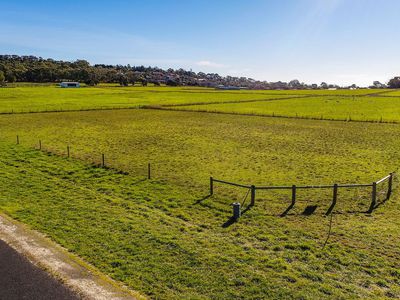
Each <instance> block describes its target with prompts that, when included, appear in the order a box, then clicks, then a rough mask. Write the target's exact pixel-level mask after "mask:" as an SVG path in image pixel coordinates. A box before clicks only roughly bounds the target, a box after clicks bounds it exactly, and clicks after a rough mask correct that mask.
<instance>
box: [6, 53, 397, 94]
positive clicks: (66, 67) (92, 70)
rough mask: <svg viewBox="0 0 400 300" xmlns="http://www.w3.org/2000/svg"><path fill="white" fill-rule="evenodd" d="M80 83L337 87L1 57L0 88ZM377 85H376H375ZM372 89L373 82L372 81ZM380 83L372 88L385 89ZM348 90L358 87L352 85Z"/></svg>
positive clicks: (176, 71)
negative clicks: (27, 83) (23, 84)
mask: <svg viewBox="0 0 400 300" xmlns="http://www.w3.org/2000/svg"><path fill="white" fill-rule="evenodd" d="M62 81H79V82H83V83H86V84H87V85H92V86H93V85H97V84H98V83H100V82H103V83H119V84H120V85H121V86H128V85H130V84H135V83H136V84H137V83H139V84H141V85H143V86H146V85H147V84H149V83H152V84H155V85H161V84H166V85H170V86H205V87H218V86H224V87H244V88H249V89H328V88H340V87H339V86H337V85H332V84H328V83H325V82H322V83H321V84H305V83H302V82H300V81H298V80H292V81H290V82H282V81H278V82H267V81H259V80H255V79H252V78H247V77H232V76H220V75H218V74H216V73H204V72H198V73H196V72H192V71H186V70H184V69H178V70H174V69H168V70H163V69H160V68H157V67H145V66H130V65H129V64H128V65H104V64H95V65H91V64H90V63H89V62H87V61H86V60H76V61H73V62H70V61H59V60H54V59H51V58H48V59H44V58H41V57H36V56H18V55H0V85H5V84H6V83H13V82H34V83H45V82H55V83H56V82H62ZM376 83H378V82H376ZM374 86H375V82H374ZM384 86H385V85H382V84H380V85H379V86H378V85H377V86H375V87H384ZM388 86H389V87H392V88H400V77H395V78H393V79H392V80H391V81H389V83H388ZM347 88H357V86H356V85H355V84H353V85H351V86H348V87H347Z"/></svg>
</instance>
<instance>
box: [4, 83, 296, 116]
mask: <svg viewBox="0 0 400 300" xmlns="http://www.w3.org/2000/svg"><path fill="white" fill-rule="evenodd" d="M286 97H288V95H287V94H283V95H281V94H279V93H257V92H250V93H249V92H248V93H241V92H237V93H235V92H232V91H216V90H214V89H189V88H168V87H128V88H122V87H116V86H100V87H94V88H89V87H88V88H85V87H83V88H77V89H73V88H69V89H63V88H59V87H56V86H52V87H43V86H39V87H15V88H2V89H0V113H12V112H14V113H16V112H44V111H68V110H93V109H107V108H108V109H112V108H137V107H139V106H143V105H155V106H161V105H175V104H183V103H188V104H191V103H209V102H211V103H218V102H224V101H246V100H262V99H276V98H286ZM289 97H296V95H295V94H293V95H289Z"/></svg>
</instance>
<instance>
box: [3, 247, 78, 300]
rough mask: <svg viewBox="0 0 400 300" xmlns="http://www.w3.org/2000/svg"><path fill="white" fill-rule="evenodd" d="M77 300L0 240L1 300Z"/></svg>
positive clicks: (59, 284)
mask: <svg viewBox="0 0 400 300" xmlns="http://www.w3.org/2000/svg"><path fill="white" fill-rule="evenodd" d="M14 299H15V300H20V299H29V300H42V299H43V300H48V299H54V300H77V299H79V298H78V297H77V296H76V295H75V294H73V293H72V292H71V291H70V290H68V289H67V288H66V287H65V286H63V285H62V284H61V283H59V282H58V281H57V280H55V279H54V278H52V277H50V275H48V274H47V273H46V272H44V271H43V270H41V269H39V268H38V267H36V266H34V265H33V264H32V263H30V262H29V261H28V260H27V259H26V258H25V257H23V256H22V255H20V254H19V253H18V252H16V251H15V250H14V249H12V248H11V247H10V246H8V245H7V244H6V243H5V242H4V241H2V240H0V300H14Z"/></svg>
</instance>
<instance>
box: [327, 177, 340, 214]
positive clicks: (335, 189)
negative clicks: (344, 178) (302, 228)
mask: <svg viewBox="0 0 400 300" xmlns="http://www.w3.org/2000/svg"><path fill="white" fill-rule="evenodd" d="M337 193H338V184H337V183H335V184H334V185H333V199H332V204H331V206H330V207H329V208H328V211H327V212H326V215H329V214H330V213H331V212H332V210H333V208H334V207H335V205H336V201H337Z"/></svg>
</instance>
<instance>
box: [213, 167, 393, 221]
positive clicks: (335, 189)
mask: <svg viewBox="0 0 400 300" xmlns="http://www.w3.org/2000/svg"><path fill="white" fill-rule="evenodd" d="M394 174H395V173H394V172H393V173H390V174H389V175H387V176H385V177H383V178H382V179H380V180H378V181H374V182H372V183H367V184H357V183H356V184H337V183H335V184H330V185H299V186H297V185H292V186H255V185H245V184H239V183H235V182H229V181H225V180H220V179H215V178H213V177H210V195H213V194H214V183H222V184H226V185H231V186H236V187H240V188H246V189H250V191H251V201H250V206H253V205H254V204H255V200H256V199H255V198H256V190H291V191H292V203H291V206H290V208H292V207H293V206H294V205H295V204H296V191H297V190H298V189H333V196H332V204H331V206H330V207H329V208H328V211H327V212H326V214H327V215H329V214H330V213H331V212H332V211H333V208H334V207H335V205H336V203H337V196H338V189H339V188H364V187H372V191H371V205H370V207H369V209H368V213H371V212H372V211H373V210H374V208H375V207H376V201H377V186H378V185H379V184H382V183H384V182H386V181H387V182H388V190H387V193H386V199H389V198H390V196H391V194H392V187H393V177H394Z"/></svg>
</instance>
